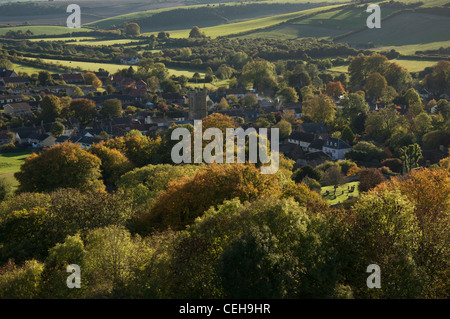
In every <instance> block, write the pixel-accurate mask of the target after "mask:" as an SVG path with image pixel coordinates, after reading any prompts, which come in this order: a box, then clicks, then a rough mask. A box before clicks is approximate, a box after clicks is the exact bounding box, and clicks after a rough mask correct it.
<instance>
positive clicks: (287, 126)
mask: <svg viewBox="0 0 450 319" xmlns="http://www.w3.org/2000/svg"><path fill="white" fill-rule="evenodd" d="M273 128H278V129H279V130H280V139H286V138H288V137H289V135H291V133H292V124H291V123H289V122H288V121H286V120H284V119H281V120H280V121H279V122H278V123H277V124H275V125H274V126H273Z"/></svg>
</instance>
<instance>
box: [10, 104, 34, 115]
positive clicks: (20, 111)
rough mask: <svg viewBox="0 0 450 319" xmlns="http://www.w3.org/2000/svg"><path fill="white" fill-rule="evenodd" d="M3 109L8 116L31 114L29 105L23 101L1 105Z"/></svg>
mask: <svg viewBox="0 0 450 319" xmlns="http://www.w3.org/2000/svg"><path fill="white" fill-rule="evenodd" d="M3 109H4V110H5V113H6V114H8V115H9V116H22V117H24V116H28V115H32V114H33V113H32V112H31V106H30V105H29V104H28V103H25V102H21V103H11V104H6V105H5V106H3Z"/></svg>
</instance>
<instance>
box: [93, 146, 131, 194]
mask: <svg viewBox="0 0 450 319" xmlns="http://www.w3.org/2000/svg"><path fill="white" fill-rule="evenodd" d="M89 152H91V153H92V154H94V155H96V156H97V157H98V158H100V160H101V166H100V169H101V171H102V179H103V181H104V183H105V185H115V183H116V182H117V180H118V179H119V178H120V176H122V175H123V174H125V173H127V172H129V171H130V170H132V169H133V164H132V163H131V161H130V160H129V159H128V158H127V157H126V156H125V155H124V154H122V153H121V152H120V151H118V150H115V149H110V148H108V147H106V146H104V144H103V143H100V144H94V145H93V146H92V147H91V148H90V149H89Z"/></svg>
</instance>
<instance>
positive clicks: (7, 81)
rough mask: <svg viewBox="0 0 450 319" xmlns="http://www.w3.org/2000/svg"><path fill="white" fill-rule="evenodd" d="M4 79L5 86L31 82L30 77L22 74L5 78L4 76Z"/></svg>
mask: <svg viewBox="0 0 450 319" xmlns="http://www.w3.org/2000/svg"><path fill="white" fill-rule="evenodd" d="M2 80H3V86H5V87H17V86H23V85H28V84H29V83H30V80H29V79H26V78H23V77H21V76H18V77H5V78H2Z"/></svg>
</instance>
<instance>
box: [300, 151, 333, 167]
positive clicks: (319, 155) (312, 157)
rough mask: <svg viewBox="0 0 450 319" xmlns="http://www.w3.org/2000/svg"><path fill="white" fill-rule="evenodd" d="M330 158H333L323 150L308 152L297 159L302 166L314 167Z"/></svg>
mask: <svg viewBox="0 0 450 319" xmlns="http://www.w3.org/2000/svg"><path fill="white" fill-rule="evenodd" d="M329 160H331V157H330V156H329V155H328V154H325V153H324V152H322V151H320V152H314V153H307V154H305V155H303V156H302V157H301V158H300V159H298V160H297V165H300V166H305V165H310V166H312V167H316V166H317V165H320V164H323V163H325V162H326V161H329Z"/></svg>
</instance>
